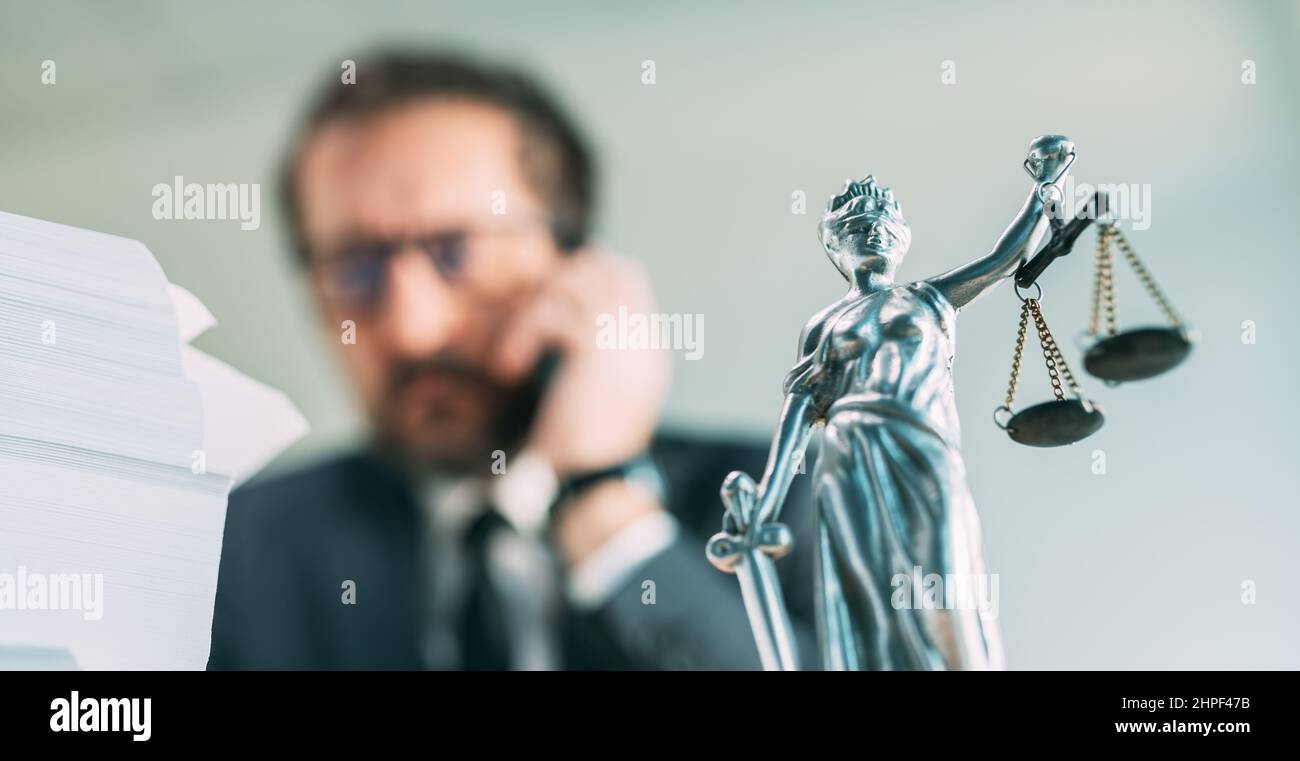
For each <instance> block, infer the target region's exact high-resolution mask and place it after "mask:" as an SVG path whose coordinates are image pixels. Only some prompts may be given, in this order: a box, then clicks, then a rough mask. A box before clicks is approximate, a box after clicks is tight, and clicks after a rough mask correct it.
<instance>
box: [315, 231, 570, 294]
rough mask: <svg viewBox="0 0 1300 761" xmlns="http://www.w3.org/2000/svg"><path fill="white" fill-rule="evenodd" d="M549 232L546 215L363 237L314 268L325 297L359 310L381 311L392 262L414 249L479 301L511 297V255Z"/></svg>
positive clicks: (447, 279)
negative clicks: (526, 241) (420, 232)
mask: <svg viewBox="0 0 1300 761" xmlns="http://www.w3.org/2000/svg"><path fill="white" fill-rule="evenodd" d="M548 230H549V228H548V225H547V221H546V218H545V217H535V218H533V217H530V218H527V219H524V220H512V221H511V222H503V223H500V224H495V225H485V226H482V227H478V228H465V229H459V230H450V231H442V232H437V233H432V234H429V235H420V236H410V237H404V238H392V239H361V240H355V241H352V242H351V243H348V244H345V245H343V246H341V247H339V248H338V249H336V250H334V251H333V252H332V253H330V254H328V255H325V256H322V257H321V258H319V259H318V260H316V263H315V265H314V266H315V269H316V273H317V276H318V278H319V279H320V283H321V286H322V290H323V291H324V292H325V295H326V296H327V297H328V298H330V299H331V300H334V301H336V302H338V303H340V304H345V305H347V306H350V307H354V308H360V309H374V308H377V307H378V306H379V305H380V304H381V303H382V302H383V301H384V298H385V296H386V295H387V291H388V284H389V263H390V262H391V261H392V259H393V257H394V256H396V255H397V254H398V253H400V252H402V251H404V250H407V249H408V248H414V249H415V250H418V251H419V252H420V253H422V254H424V256H425V257H427V258H428V260H429V263H430V264H432V265H433V268H434V269H435V270H436V271H437V272H438V274H439V275H440V276H441V277H442V279H443V281H444V282H446V283H447V284H448V285H450V286H452V287H454V288H455V289H456V290H457V291H458V292H461V293H464V294H465V295H466V296H467V297H468V298H470V299H473V300H476V301H482V302H487V301H494V300H498V299H500V298H503V297H506V296H509V295H510V294H512V293H513V292H514V291H515V288H516V286H517V283H516V280H517V279H518V278H517V277H516V276H515V273H514V270H515V269H516V268H517V263H516V262H513V261H512V254H514V252H515V251H516V250H517V247H518V246H519V244H520V243H521V242H522V241H523V240H524V239H525V238H526V236H529V235H536V234H538V233H542V232H547V231H548Z"/></svg>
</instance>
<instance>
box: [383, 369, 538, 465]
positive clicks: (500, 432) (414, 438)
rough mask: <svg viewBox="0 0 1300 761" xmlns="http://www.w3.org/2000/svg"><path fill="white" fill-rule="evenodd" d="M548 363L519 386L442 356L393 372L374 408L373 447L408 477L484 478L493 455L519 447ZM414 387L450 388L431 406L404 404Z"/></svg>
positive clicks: (431, 401) (427, 403) (423, 402)
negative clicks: (437, 384) (409, 474)
mask: <svg viewBox="0 0 1300 761" xmlns="http://www.w3.org/2000/svg"><path fill="white" fill-rule="evenodd" d="M556 362H557V358H556V357H555V356H554V355H546V356H544V357H543V359H542V361H541V362H539V363H538V366H537V368H536V369H535V370H534V371H533V372H532V373H530V374H529V376H528V377H527V378H525V380H524V381H522V382H520V383H518V384H515V385H509V386H508V385H505V384H502V383H501V382H500V381H498V380H497V379H495V378H493V377H492V376H491V375H489V374H488V373H487V372H486V371H485V370H484V369H483V368H481V367H479V366H477V365H474V364H472V363H469V362H467V361H465V360H463V359H460V358H459V357H455V356H452V355H449V354H438V355H434V356H431V357H428V358H427V359H424V360H419V361H415V362H404V363H402V364H400V365H396V366H394V367H393V369H392V371H391V372H390V374H389V380H388V384H387V388H386V390H385V394H384V397H383V399H382V400H380V405H381V406H380V410H379V413H380V414H379V415H378V416H377V421H376V423H377V425H376V428H377V431H376V434H377V439H378V440H377V444H378V447H379V449H380V451H381V453H382V454H383V455H385V456H386V457H388V458H391V459H393V460H395V461H396V462H397V463H399V464H400V465H401V466H402V467H403V468H404V469H408V470H412V471H414V472H427V471H439V472H447V473H456V474H465V475H470V474H482V475H486V474H488V473H490V472H492V466H493V464H494V463H495V462H499V461H500V459H501V457H500V455H499V454H498V453H504V454H505V455H507V456H509V455H513V454H514V453H515V452H517V451H518V450H519V448H520V447H522V446H523V444H524V441H525V439H526V437H527V435H528V432H529V429H530V428H531V427H532V423H533V419H534V417H535V416H536V413H537V408H538V406H539V404H540V402H541V399H542V395H543V393H544V391H545V387H546V382H547V380H548V379H549V377H550V375H551V373H552V372H553V370H554V366H555V364H556ZM422 381H426V382H427V381H432V382H441V383H445V384H448V385H450V386H451V387H452V388H450V389H444V392H443V393H441V394H438V395H437V396H435V397H434V398H431V399H427V400H421V399H419V398H418V397H417V398H416V399H415V400H411V399H409V398H408V397H409V396H410V395H411V394H412V387H413V386H414V385H415V384H417V383H419V382H422ZM475 417H477V418H479V419H478V420H477V421H474V420H473V419H474V418H475ZM466 418H469V421H467V420H466Z"/></svg>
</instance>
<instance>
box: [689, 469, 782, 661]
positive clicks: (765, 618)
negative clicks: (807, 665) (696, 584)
mask: <svg viewBox="0 0 1300 761" xmlns="http://www.w3.org/2000/svg"><path fill="white" fill-rule="evenodd" d="M756 491H757V488H756V486H755V485H754V479H752V478H750V477H749V476H748V475H746V474H745V473H742V472H740V471H738V470H737V471H732V473H731V474H730V475H728V476H727V478H726V480H725V481H723V482H722V503H723V505H724V506H725V507H726V513H725V516H724V518H723V530H722V531H721V532H719V533H717V534H715V535H714V536H713V538H712V539H710V540H709V544H708V546H707V547H706V549H705V553H706V555H707V556H708V558H709V562H710V563H712V564H713V566H714V567H715V568H717V569H718V570H720V571H724V572H726V573H734V574H736V578H737V579H738V580H739V581H740V594H741V596H742V597H743V598H744V600H745V612H746V613H748V615H749V626H750V628H751V629H753V630H754V643H755V644H756V645H758V656H759V659H760V660H761V661H762V664H763V669H764V670H766V671H795V670H798V668H799V661H798V657H797V655H796V652H795V639H794V627H793V626H791V624H790V613H789V612H788V611H787V610H786V607H785V598H783V597H782V596H781V584H780V581H779V580H778V579H777V575H776V564H775V563H773V562H772V561H773V560H774V559H775V558H779V557H781V556H782V555H784V554H786V553H787V552H789V551H790V547H791V546H792V545H793V543H794V539H793V536H792V535H791V533H790V529H789V528H788V527H786V526H785V525H784V524H781V523H775V522H773V523H763V524H759V523H757V518H758V513H757V509H756V503H757V500H756V499H755V492H756ZM732 529H734V530H732Z"/></svg>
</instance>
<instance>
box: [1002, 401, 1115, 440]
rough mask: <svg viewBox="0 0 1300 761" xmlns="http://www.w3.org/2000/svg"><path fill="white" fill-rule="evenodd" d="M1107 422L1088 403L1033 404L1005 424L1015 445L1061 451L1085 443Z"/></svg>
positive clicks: (1054, 402)
mask: <svg viewBox="0 0 1300 761" xmlns="http://www.w3.org/2000/svg"><path fill="white" fill-rule="evenodd" d="M1104 422H1106V418H1105V416H1103V415H1102V414H1101V410H1099V409H1097V405H1095V404H1093V403H1092V402H1090V401H1088V400H1087V399H1066V400H1065V401H1063V402H1058V401H1056V400H1053V401H1050V402H1043V403H1041V404H1035V405H1034V406H1032V407H1026V408H1025V409H1023V410H1021V411H1019V412H1017V413H1016V414H1014V415H1012V416H1011V419H1010V420H1008V421H1007V435H1009V436H1010V437H1011V440H1012V441H1014V442H1016V443H1017V444H1025V445H1027V446H1031V447H1060V446H1065V445H1066V444H1073V443H1074V442H1076V441H1079V440H1081V439H1086V438H1088V437H1089V436H1091V435H1093V434H1094V433H1096V432H1097V430H1098V429H1100V428H1101V424H1102V423H1104Z"/></svg>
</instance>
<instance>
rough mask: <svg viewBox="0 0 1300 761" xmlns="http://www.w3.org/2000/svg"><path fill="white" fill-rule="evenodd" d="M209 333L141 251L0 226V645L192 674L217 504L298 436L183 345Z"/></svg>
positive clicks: (254, 388)
mask: <svg viewBox="0 0 1300 761" xmlns="http://www.w3.org/2000/svg"><path fill="white" fill-rule="evenodd" d="M214 322H215V321H214V320H213V319H212V317H211V315H210V314H208V312H207V310H206V309H204V308H203V306H202V304H200V303H199V302H198V300H197V299H195V298H194V297H193V296H192V295H190V294H189V293H187V292H185V291H183V290H180V289H177V288H175V287H174V286H169V284H168V282H167V279H166V277H165V276H164V275H163V272H162V269H161V268H160V267H159V266H158V264H157V262H156V261H154V259H153V256H152V255H151V254H150V253H149V251H148V249H146V248H145V247H144V246H143V245H142V244H140V243H138V242H136V241H132V240H127V239H124V238H118V237H115V236H111V235H104V234H100V233H94V232H90V231H86V230H80V229H77V228H72V227H67V226H64V225H57V224H52V223H49V222H42V221H39V220H34V219H28V218H25V217H18V216H14V215H10V214H3V213H0V647H3V646H6V645H9V646H24V647H55V648H67V649H68V650H69V651H71V653H72V655H73V657H74V658H75V659H76V662H77V663H78V665H79V666H81V667H82V668H202V667H203V666H204V664H205V663H206V660H207V653H208V644H209V637H210V631H211V624H212V605H213V599H214V595H215V590H216V581H217V569H218V561H219V558H220V554H221V536H222V529H223V526H224V521H225V508H226V495H227V492H228V491H229V489H230V486H231V484H232V481H233V480H234V479H237V478H241V477H244V476H247V475H249V474H250V473H251V472H253V471H254V470H256V468H258V467H260V466H261V465H262V464H264V463H265V462H266V461H267V460H269V459H270V458H271V457H272V456H274V454H275V453H277V452H278V451H280V450H281V449H282V448H283V447H285V446H287V445H288V444H289V443H291V442H292V441H293V440H295V439H297V438H298V437H299V436H301V435H302V433H303V432H305V429H306V426H305V423H304V421H303V419H302V417H301V416H300V415H298V413H297V411H296V410H294V409H293V406H292V404H290V403H289V402H288V400H287V399H285V398H284V397H283V396H282V395H280V394H278V392H274V391H272V390H270V389H267V388H266V387H264V386H261V385H260V384H258V383H256V382H254V381H252V380H250V379H248V378H246V377H244V376H242V375H240V374H239V373H238V372H236V371H234V370H232V369H231V368H229V367H226V366H225V365H223V364H221V363H220V362H218V361H216V360H215V359H212V358H211V357H207V356H206V355H203V354H202V353H201V352H198V351H197V350H195V349H193V348H192V347H189V346H186V345H185V343H187V342H188V341H189V340H190V339H192V338H193V337H194V336H195V335H197V334H198V333H200V332H202V331H203V330H204V329H206V328H207V327H209V326H211V325H212V324H213V323H214ZM205 418H206V424H207V425H206V427H205ZM249 421H255V423H256V425H251V426H250V425H249Z"/></svg>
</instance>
